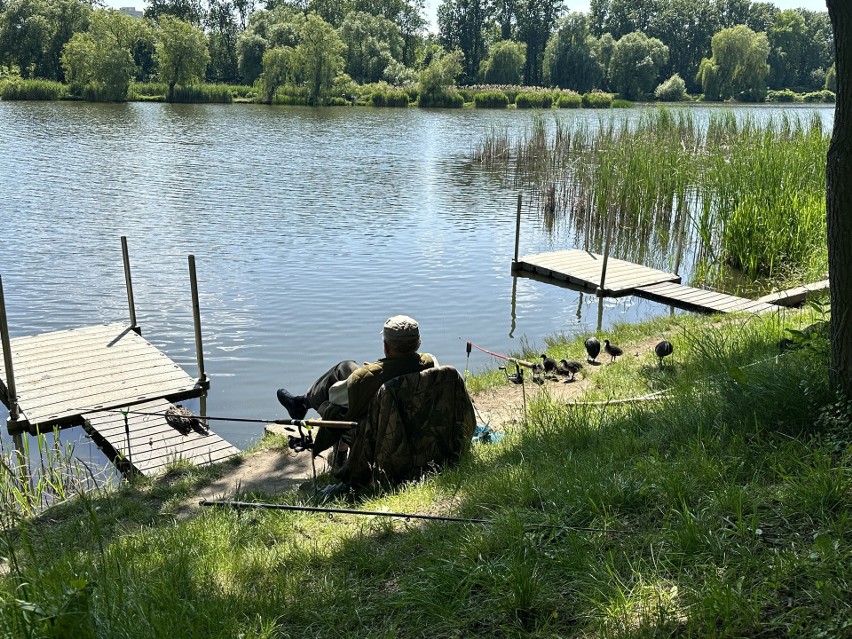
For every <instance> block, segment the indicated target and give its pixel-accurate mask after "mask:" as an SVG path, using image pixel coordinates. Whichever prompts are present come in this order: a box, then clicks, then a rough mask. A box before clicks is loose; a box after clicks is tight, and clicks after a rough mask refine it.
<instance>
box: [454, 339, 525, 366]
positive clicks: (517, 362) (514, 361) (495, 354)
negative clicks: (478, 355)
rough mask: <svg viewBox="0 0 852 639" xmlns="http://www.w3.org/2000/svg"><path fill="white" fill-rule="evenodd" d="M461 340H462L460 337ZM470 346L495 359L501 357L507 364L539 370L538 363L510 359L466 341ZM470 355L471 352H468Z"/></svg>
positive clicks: (515, 358)
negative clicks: (511, 363)
mask: <svg viewBox="0 0 852 639" xmlns="http://www.w3.org/2000/svg"><path fill="white" fill-rule="evenodd" d="M459 339H462V338H461V337H459ZM465 342H466V343H467V345H468V349H469V348H470V347H471V346H473V348H475V349H476V350H479V351H482V352H483V353H488V354H489V355H493V356H494V357H499V358H500V359H505V360H506V361H507V362H513V363H515V364H520V365H521V366H526V367H527V368H537V367H538V366H539V364H538V363H533V362H528V361H526V360H523V359H518V358H517V357H509V356H508V355H501V354H500V353H495V352H494V351H489V350H488V349H487V348H482V346H477V345H476V344H474V343H473V342H469V341H467V340H465ZM468 353H470V350H468Z"/></svg>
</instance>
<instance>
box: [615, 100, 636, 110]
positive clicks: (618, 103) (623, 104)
mask: <svg viewBox="0 0 852 639" xmlns="http://www.w3.org/2000/svg"><path fill="white" fill-rule="evenodd" d="M610 106H611V107H612V108H613V109H629V108H630V107H632V106H633V103H632V102H631V101H630V100H622V99H621V98H613V100H612V104H611V105H610Z"/></svg>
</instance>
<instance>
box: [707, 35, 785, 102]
mask: <svg viewBox="0 0 852 639" xmlns="http://www.w3.org/2000/svg"><path fill="white" fill-rule="evenodd" d="M711 46H712V50H713V56H712V57H711V58H705V59H704V60H702V61H701V66H700V67H699V70H698V81H699V82H700V83H701V87H702V90H703V91H704V99H705V100H727V99H729V98H735V99H737V100H743V101H747V102H759V101H761V100H763V99H764V97H765V96H766V77H767V75H768V73H769V65H768V64H767V63H766V60H767V57H768V56H769V41H768V40H767V39H766V34H765V33H755V32H754V31H752V30H751V29H749V28H748V27H747V26H745V25H742V24H741V25H738V26H736V27H733V28H730V29H723V30H722V31H720V32H719V33H717V34H716V35H714V36H713V40H712V43H711Z"/></svg>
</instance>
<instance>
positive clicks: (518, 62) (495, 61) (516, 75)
mask: <svg viewBox="0 0 852 639" xmlns="http://www.w3.org/2000/svg"><path fill="white" fill-rule="evenodd" d="M526 59H527V54H526V51H525V50H524V47H523V45H522V44H520V43H519V42H512V41H511V40H501V41H500V42H496V43H494V44H493V45H492V46H491V53H490V54H489V56H488V58H487V59H486V60H483V61H482V65H481V68H480V76H481V77H482V79H483V80H484V81H485V82H487V83H488V84H520V82H521V72H522V71H523V68H524V64H525V63H526Z"/></svg>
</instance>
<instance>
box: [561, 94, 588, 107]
mask: <svg viewBox="0 0 852 639" xmlns="http://www.w3.org/2000/svg"><path fill="white" fill-rule="evenodd" d="M582 105H583V98H582V97H581V96H580V94H579V93H575V92H574V91H563V92H561V93H560V94H559V99H558V100H557V101H556V106H557V107H559V108H560V109H579V108H580V107H581V106H582Z"/></svg>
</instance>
